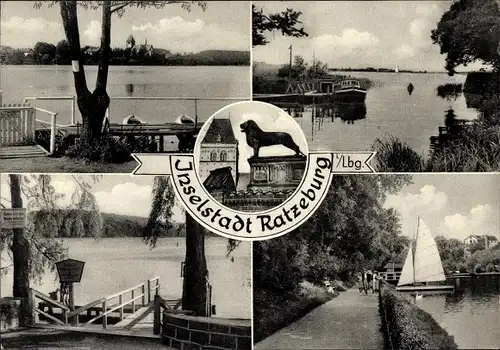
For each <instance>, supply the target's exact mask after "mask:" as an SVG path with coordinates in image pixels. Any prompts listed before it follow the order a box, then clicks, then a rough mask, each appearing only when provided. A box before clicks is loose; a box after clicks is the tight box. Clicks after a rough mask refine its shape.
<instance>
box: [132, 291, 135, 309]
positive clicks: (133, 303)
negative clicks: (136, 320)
mask: <svg viewBox="0 0 500 350" xmlns="http://www.w3.org/2000/svg"><path fill="white" fill-rule="evenodd" d="M134 297H135V290H133V289H132V300H133V301H132V313H134V312H135V300H134Z"/></svg>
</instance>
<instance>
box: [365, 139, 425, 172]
mask: <svg viewBox="0 0 500 350" xmlns="http://www.w3.org/2000/svg"><path fill="white" fill-rule="evenodd" d="M372 149H373V150H374V151H376V152H377V153H376V155H375V161H376V163H377V171H379V172H420V171H422V169H423V167H424V159H423V157H422V156H420V155H419V154H418V153H417V152H415V151H414V150H413V149H412V148H411V147H410V146H408V145H407V144H406V143H403V142H401V141H400V140H399V139H397V138H396V137H394V136H389V137H388V138H387V139H384V140H381V139H377V140H375V143H374V145H373V147H372Z"/></svg>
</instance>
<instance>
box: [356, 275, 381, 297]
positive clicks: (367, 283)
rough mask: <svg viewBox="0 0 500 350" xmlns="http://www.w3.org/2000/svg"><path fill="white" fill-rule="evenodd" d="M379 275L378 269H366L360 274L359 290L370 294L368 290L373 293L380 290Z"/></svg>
mask: <svg viewBox="0 0 500 350" xmlns="http://www.w3.org/2000/svg"><path fill="white" fill-rule="evenodd" d="M379 278H380V277H379V275H378V273H377V271H374V272H372V271H371V270H364V269H363V271H362V272H360V273H359V274H358V289H359V292H360V293H362V292H365V294H368V290H370V291H371V292H372V293H375V292H378V290H379V283H380V282H379Z"/></svg>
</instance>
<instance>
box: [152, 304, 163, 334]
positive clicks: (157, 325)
mask: <svg viewBox="0 0 500 350" xmlns="http://www.w3.org/2000/svg"><path fill="white" fill-rule="evenodd" d="M154 302H155V308H154V321H153V334H155V335H158V334H160V330H161V307H160V302H161V299H160V296H159V295H155V298H154Z"/></svg>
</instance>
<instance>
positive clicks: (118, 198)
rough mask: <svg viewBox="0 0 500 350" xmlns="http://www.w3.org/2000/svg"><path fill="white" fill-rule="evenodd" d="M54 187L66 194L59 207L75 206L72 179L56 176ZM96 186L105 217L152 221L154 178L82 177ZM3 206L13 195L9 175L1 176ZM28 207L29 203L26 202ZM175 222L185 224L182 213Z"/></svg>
mask: <svg viewBox="0 0 500 350" xmlns="http://www.w3.org/2000/svg"><path fill="white" fill-rule="evenodd" d="M51 178H52V181H51V183H52V185H53V186H54V188H55V191H56V193H63V194H65V198H63V199H61V200H60V201H59V202H58V204H59V205H61V206H66V205H69V204H70V203H71V194H72V193H74V191H75V189H76V187H77V184H76V181H75V180H74V179H73V177H72V175H52V177H51ZM78 179H79V181H81V180H83V181H85V182H86V183H88V184H91V185H92V189H91V192H92V193H93V194H94V196H95V199H96V201H97V204H98V205H99V210H100V211H101V212H103V213H112V214H120V215H131V216H140V217H148V216H149V212H150V210H151V204H152V202H153V179H154V177H153V176H133V175H104V176H102V178H101V179H100V181H99V182H97V183H94V182H93V180H92V178H91V177H90V176H89V175H78ZM0 197H1V200H0V203H1V204H3V205H5V206H6V207H7V208H10V202H9V200H10V192H9V186H8V183H7V175H5V174H2V175H1V187H0ZM24 202H25V203H24V204H25V205H26V204H27V203H26V200H25V199H24ZM172 220H173V221H177V222H184V216H183V212H182V209H181V208H180V207H179V206H176V207H175V208H174V209H173V216H172Z"/></svg>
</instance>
